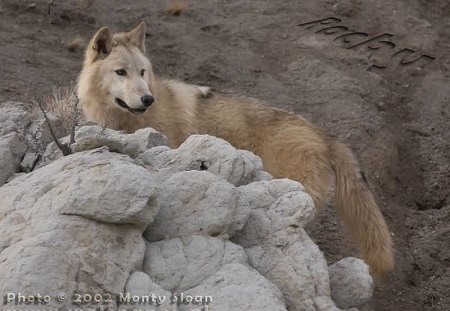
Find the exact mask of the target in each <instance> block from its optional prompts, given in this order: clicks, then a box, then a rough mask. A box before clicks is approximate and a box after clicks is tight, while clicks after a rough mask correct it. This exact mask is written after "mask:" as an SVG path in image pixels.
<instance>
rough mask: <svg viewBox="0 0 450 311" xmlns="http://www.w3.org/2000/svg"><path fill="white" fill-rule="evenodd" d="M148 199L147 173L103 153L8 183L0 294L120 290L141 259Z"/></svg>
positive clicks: (151, 203) (151, 189)
mask: <svg viewBox="0 0 450 311" xmlns="http://www.w3.org/2000/svg"><path fill="white" fill-rule="evenodd" d="M154 196H155V181H154V180H153V178H152V176H151V174H150V173H149V172H148V171H147V170H145V169H144V168H142V167H140V166H137V165H135V164H134V163H133V161H132V160H131V159H130V158H129V157H127V156H123V155H119V154H114V153H109V152H107V151H105V150H103V149H100V150H99V149H97V150H93V151H89V152H82V153H77V154H74V155H71V156H68V157H64V158H62V159H60V160H58V161H55V162H53V163H52V164H50V165H48V166H46V167H44V168H42V169H39V170H36V171H34V172H32V173H29V174H26V175H23V176H20V177H17V178H15V179H13V180H12V181H11V182H10V183H8V184H6V185H4V186H3V187H1V188H0V197H1V198H2V199H1V204H0V279H1V280H2V281H1V282H0V292H2V293H6V292H15V293H17V292H20V293H23V294H26V295H35V294H36V293H37V292H40V293H41V292H42V293H45V294H48V295H51V296H53V297H56V295H57V294H58V293H59V292H65V293H66V294H67V295H68V297H73V294H74V292H75V291H77V292H81V293H100V294H102V293H111V294H115V295H117V294H119V293H121V292H123V290H124V288H125V284H126V281H127V279H128V277H129V274H130V272H131V271H135V270H137V269H139V268H140V266H141V264H142V261H143V257H144V248H145V244H144V241H143V239H142V233H143V231H144V228H145V226H146V225H147V224H148V223H149V222H150V221H151V219H152V218H153V217H154V215H155V214H156V213H157V212H158V206H157V205H156V202H155V200H154ZM71 301H72V299H69V300H68V301H66V303H65V304H64V303H63V304H61V303H57V302H56V301H53V302H52V303H50V304H49V305H46V308H52V307H54V308H62V309H67V308H68V307H69V306H71ZM114 301H115V299H114ZM8 306H9V307H11V308H13V306H14V304H9V305H8Z"/></svg>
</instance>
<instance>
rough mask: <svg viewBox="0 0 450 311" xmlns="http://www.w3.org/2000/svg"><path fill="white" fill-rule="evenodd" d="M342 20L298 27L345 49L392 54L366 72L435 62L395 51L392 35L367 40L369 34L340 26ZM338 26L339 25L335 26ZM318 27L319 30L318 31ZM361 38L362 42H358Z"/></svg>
mask: <svg viewBox="0 0 450 311" xmlns="http://www.w3.org/2000/svg"><path fill="white" fill-rule="evenodd" d="M341 21H342V20H341V19H339V18H336V17H328V18H325V19H320V20H316V21H311V22H307V23H302V24H299V25H298V26H300V27H303V28H305V29H308V30H315V33H318V34H325V35H328V36H334V39H333V41H334V42H338V43H339V44H341V45H342V46H343V47H345V48H347V49H356V48H362V47H364V46H365V47H366V48H367V50H369V51H371V52H380V54H384V52H386V51H388V52H393V53H392V54H391V55H390V57H388V59H385V60H383V61H381V62H378V63H377V64H372V65H371V66H370V67H369V68H368V69H367V70H374V69H384V68H387V67H388V66H389V65H391V64H394V65H397V66H410V65H412V64H415V65H416V66H417V67H419V68H424V67H425V66H426V65H428V64H430V63H431V62H433V61H434V60H435V58H434V57H432V56H430V55H425V54H423V55H420V54H418V53H417V52H416V51H414V50H412V49H408V48H403V49H400V50H397V51H396V50H395V47H396V44H395V43H394V42H392V41H391V40H389V39H391V38H392V37H393V36H394V35H393V34H390V33H383V34H381V35H378V36H375V37H373V38H369V37H370V36H369V34H367V33H365V32H359V31H353V30H351V29H350V28H349V27H347V26H344V25H340V24H339V23H340V22H341ZM337 24H339V25H337ZM322 26H325V27H322ZM319 27H320V29H319ZM361 38H362V39H363V41H360V40H361Z"/></svg>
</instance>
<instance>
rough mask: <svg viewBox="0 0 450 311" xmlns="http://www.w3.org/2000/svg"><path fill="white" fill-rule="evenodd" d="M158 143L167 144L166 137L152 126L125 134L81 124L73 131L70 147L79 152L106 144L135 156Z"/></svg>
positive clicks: (113, 149) (117, 150)
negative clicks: (72, 142) (72, 141)
mask: <svg viewBox="0 0 450 311" xmlns="http://www.w3.org/2000/svg"><path fill="white" fill-rule="evenodd" d="M160 145H168V141H167V138H166V137H165V136H163V135H162V134H160V133H159V132H157V131H156V130H154V129H152V128H144V129H139V130H137V131H136V132H134V133H133V134H125V133H122V132H118V131H114V130H111V129H108V128H105V129H103V128H101V127H99V126H83V127H81V128H80V129H78V130H77V131H76V133H75V143H74V144H73V145H72V149H73V151H74V152H80V151H84V150H91V149H95V148H98V147H103V146H107V147H108V149H109V150H110V151H111V152H118V153H121V154H127V155H129V156H130V157H132V158H135V157H137V156H138V155H139V154H141V153H144V152H145V151H146V150H148V149H150V148H152V147H155V146H160Z"/></svg>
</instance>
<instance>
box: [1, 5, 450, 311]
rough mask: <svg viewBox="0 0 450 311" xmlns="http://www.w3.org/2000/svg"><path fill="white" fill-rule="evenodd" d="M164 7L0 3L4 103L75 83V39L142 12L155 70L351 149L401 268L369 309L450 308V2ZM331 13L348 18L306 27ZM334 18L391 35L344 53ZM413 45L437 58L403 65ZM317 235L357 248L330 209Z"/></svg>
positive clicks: (120, 25)
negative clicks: (286, 114)
mask: <svg viewBox="0 0 450 311" xmlns="http://www.w3.org/2000/svg"><path fill="white" fill-rule="evenodd" d="M89 2H93V4H92V5H91V6H90V7H89V4H90V3H89ZM49 3H51V4H49ZM80 3H82V4H84V7H83V5H80ZM166 5H167V3H166V2H164V1H160V0H154V1H119V0H97V1H48V0H46V1H20V0H19V1H12V0H11V1H9V0H1V1H0V63H1V70H2V78H1V79H0V101H6V100H15V99H17V100H22V101H29V100H30V99H32V98H38V99H40V98H42V97H43V96H45V95H49V94H51V92H52V89H53V87H55V86H69V85H70V84H71V83H72V84H73V83H74V81H75V80H76V78H77V74H78V72H79V70H80V68H81V61H82V58H83V51H82V49H77V50H75V51H73V52H71V51H69V50H68V49H67V47H66V46H67V44H68V43H70V42H71V41H72V39H74V38H75V37H76V36H81V37H82V38H83V39H84V40H85V42H86V40H87V39H88V38H89V37H90V36H91V35H92V34H93V33H94V32H95V31H96V29H98V28H99V27H100V26H104V25H108V26H110V28H111V29H112V30H113V31H117V30H125V29H131V28H132V27H134V26H135V25H136V24H137V23H138V22H139V21H141V20H144V21H146V23H147V25H148V31H147V32H148V33H147V50H148V55H149V56H150V58H151V59H152V62H153V64H154V68H155V71H156V72H157V73H158V74H160V75H163V76H166V77H174V78H177V79H181V80H185V81H189V82H195V83H196V84H204V85H209V86H212V87H214V88H216V89H221V90H227V91H234V92H238V93H242V94H246V95H250V96H254V97H257V98H259V99H261V100H265V101H267V102H270V103H272V104H273V105H275V106H279V107H284V108H286V109H288V110H290V111H293V112H295V113H299V114H302V115H303V116H305V117H306V118H307V119H309V120H311V121H313V122H314V123H316V124H317V125H319V126H321V127H322V128H324V129H325V130H326V131H327V132H328V133H329V134H331V135H333V136H335V137H337V138H339V139H340V140H342V141H344V142H346V143H347V144H348V145H349V146H350V147H351V148H352V149H353V150H354V151H355V153H356V154H357V156H358V158H359V159H360V162H361V166H362V168H363V170H364V171H365V175H366V176H367V178H368V180H369V183H370V184H371V186H372V188H373V190H374V192H375V193H376V194H377V198H378V202H379V204H380V207H381V208H382V210H383V213H384V215H385V216H386V220H387V222H388V224H389V226H390V228H391V231H392V235H393V238H394V241H395V247H396V263H397V266H396V269H395V271H394V272H393V273H392V275H391V277H390V278H389V279H388V280H387V281H386V282H385V283H384V284H382V285H380V286H378V288H377V290H376V293H375V297H374V299H373V301H372V303H371V305H370V306H368V307H367V310H379V311H386V310H409V311H423V310H450V191H449V188H450V152H449V150H450V3H449V2H448V0H428V1H425V0H397V1H390V0H368V1H361V0H317V1H267V0H266V1H263V0H253V1H245V0H234V1H227V0H209V1H188V8H187V10H186V11H184V12H182V14H180V15H179V16H168V15H166V14H164V11H165V8H166ZM328 17H335V18H339V19H340V20H341V21H340V22H337V20H333V22H335V24H328V25H325V24H319V25H315V26H314V27H312V28H309V29H307V27H308V26H311V25H312V24H309V25H306V26H298V24H302V23H307V22H310V21H314V20H319V19H325V18H328ZM324 23H326V21H325V22H324ZM332 25H341V26H346V27H347V28H348V29H350V30H352V31H354V32H363V33H366V34H367V35H369V37H367V38H372V37H375V36H377V35H380V34H385V33H389V34H392V35H394V36H391V37H390V38H389V40H387V39H386V40H384V41H390V42H391V43H386V42H385V43H382V42H381V43H380V42H378V43H376V42H375V43H374V42H372V43H371V44H369V45H367V44H366V45H364V44H363V45H360V46H357V47H354V48H348V47H349V46H350V45H351V43H352V42H343V41H342V40H341V41H340V40H334V39H335V38H336V37H337V36H338V35H339V33H335V34H330V33H328V34H327V33H326V32H325V31H322V32H320V31H319V30H320V29H322V28H324V27H326V26H328V27H330V26H332ZM331 30H333V29H330V30H329V31H328V32H332V31H331ZM342 30H344V28H343V27H341V28H334V31H342ZM362 37H364V38H366V36H364V35H360V37H359V38H355V37H353V40H357V39H359V41H362V40H361V39H362ZM380 41H381V38H380ZM354 42H356V41H354ZM393 44H394V45H395V47H393ZM377 46H378V47H379V48H378V49H376V47H377ZM403 48H407V49H410V50H414V51H417V52H418V53H419V54H418V55H427V56H426V57H423V58H422V59H420V60H418V61H417V62H413V63H411V64H400V60H401V57H400V56H401V55H404V54H399V55H396V56H394V57H392V56H391V55H392V54H393V53H395V52H397V51H400V50H402V49H403ZM402 53H408V52H407V51H406V52H405V51H404V52H402ZM416 55H417V54H416ZM411 57H412V59H411ZM413 59H414V57H413V56H409V58H407V59H404V63H407V62H408V61H412V60H413ZM431 60H433V61H432V62H431V63H430V61H431ZM372 65H376V66H378V67H374V66H372ZM371 66H372V67H371ZM386 66H387V67H386ZM369 67H371V68H370V69H369V70H368V68H369ZM380 67H386V68H380ZM311 235H312V237H313V238H314V239H315V240H316V241H317V243H318V244H319V246H320V247H321V249H322V250H323V251H324V252H325V255H326V256H327V259H328V260H329V262H330V263H332V262H334V261H336V260H339V259H340V258H342V257H346V256H349V255H356V254H357V253H356V252H355V250H354V248H353V246H352V244H351V242H350V241H349V240H348V238H347V235H346V234H345V233H343V232H342V228H341V226H340V224H339V222H338V218H337V217H336V215H335V213H334V211H333V210H332V209H331V208H328V209H327V210H326V211H324V212H323V213H321V216H320V217H318V219H317V222H316V224H315V226H314V228H313V229H311Z"/></svg>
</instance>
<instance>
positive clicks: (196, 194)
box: [145, 171, 250, 241]
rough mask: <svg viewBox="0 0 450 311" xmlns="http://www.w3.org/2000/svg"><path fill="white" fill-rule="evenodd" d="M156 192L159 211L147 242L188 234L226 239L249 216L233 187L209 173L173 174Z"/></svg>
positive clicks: (245, 206) (238, 228)
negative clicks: (223, 237)
mask: <svg viewBox="0 0 450 311" xmlns="http://www.w3.org/2000/svg"><path fill="white" fill-rule="evenodd" d="M159 189H160V190H159V192H158V203H159V205H160V208H161V210H160V212H159V214H158V215H157V217H156V218H155V221H154V222H153V223H152V224H151V225H150V226H149V228H148V229H147V231H146V232H145V238H146V239H147V240H148V241H159V240H162V239H170V238H176V237H185V236H189V235H192V234H199V235H209V236H225V237H229V236H232V235H233V234H234V233H235V232H236V231H237V230H240V229H241V228H242V227H243V226H244V223H245V221H246V219H247V217H248V215H249V213H250V210H249V208H248V206H247V204H246V202H243V201H241V200H240V196H239V194H240V193H239V191H238V190H237V188H236V187H235V186H233V185H232V184H230V183H228V182H227V181H225V180H223V179H221V178H219V177H218V176H216V175H213V174H211V173H209V172H205V171H187V172H181V173H177V174H174V175H172V176H171V177H170V178H168V179H167V180H165V181H164V182H163V183H162V184H161V185H160V187H159Z"/></svg>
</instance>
